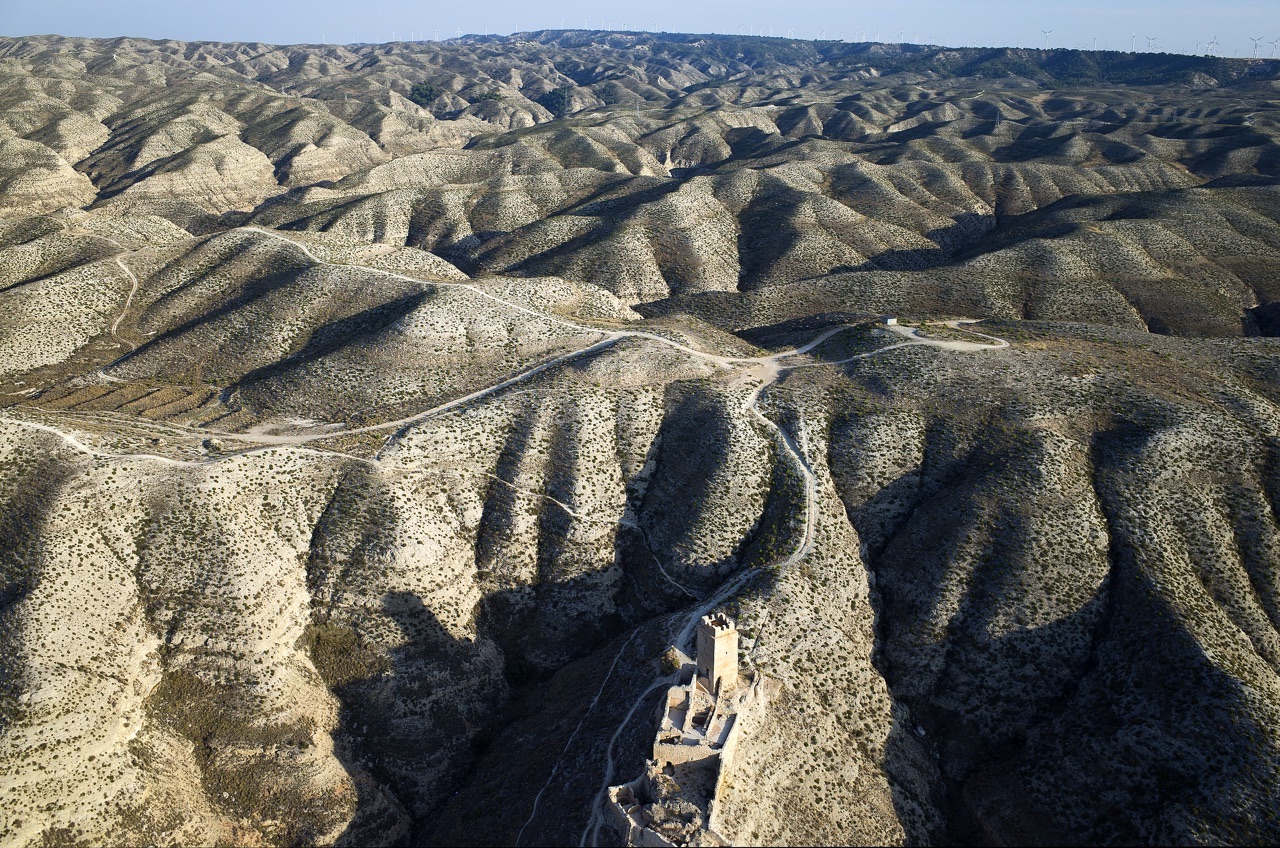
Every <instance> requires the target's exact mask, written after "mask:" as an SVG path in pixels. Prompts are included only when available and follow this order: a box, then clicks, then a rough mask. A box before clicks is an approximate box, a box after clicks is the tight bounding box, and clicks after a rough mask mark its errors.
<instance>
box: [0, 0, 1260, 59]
mask: <svg viewBox="0 0 1280 848" xmlns="http://www.w3.org/2000/svg"><path fill="white" fill-rule="evenodd" d="M562 26H563V27H573V28H579V27H583V26H589V27H590V28H592V29H601V28H605V29H644V30H665V31H676V32H720V33H732V34H736V33H738V32H741V33H743V34H744V35H751V34H755V35H770V34H772V35H778V36H785V35H793V36H794V37H796V38H819V37H825V38H842V39H844V40H846V41H863V40H879V41H898V40H900V39H901V40H905V41H913V42H924V43H929V44H946V45H953V46H954V45H969V44H977V45H983V46H988V45H1005V44H1009V45H1019V46H1027V47H1038V46H1042V45H1043V44H1044V42H1045V36H1044V35H1043V34H1042V32H1041V31H1042V30H1046V29H1051V30H1053V32H1052V33H1050V34H1049V36H1048V39H1049V46H1051V47H1092V46H1093V45H1094V39H1095V38H1096V39H1097V42H1096V43H1097V46H1098V47H1099V48H1104V47H1105V48H1111V49H1123V50H1128V49H1129V48H1130V46H1131V44H1134V43H1135V42H1136V45H1137V49H1138V50H1140V51H1142V50H1146V49H1148V36H1150V37H1152V38H1154V39H1155V42H1154V49H1155V50H1157V51H1161V50H1166V51H1170V52H1181V53H1188V52H1192V51H1193V50H1194V51H1196V52H1205V43H1207V42H1208V41H1210V40H1211V39H1213V38H1214V37H1215V36H1216V37H1217V39H1218V42H1219V44H1220V47H1219V48H1218V52H1219V54H1220V55H1231V56H1252V55H1253V51H1254V47H1253V42H1252V41H1251V40H1250V37H1251V36H1252V37H1262V38H1263V39H1264V41H1262V42H1261V43H1260V46H1259V48H1258V55H1259V56H1263V57H1266V56H1270V55H1273V51H1274V50H1277V48H1276V47H1275V46H1273V45H1271V44H1269V43H1267V42H1270V41H1271V40H1272V39H1280V2H1278V1H1277V0H1269V2H1254V0H1245V2H1232V0H1227V2H1198V1H1197V0H1114V2H1104V0H1084V2H1077V3H1069V2H1059V3H1043V4H1035V3H1028V2H1025V0H1022V2H1014V0H876V2H863V0H841V2H836V0H789V2H786V1H785V0H784V2H778V1H777V0H770V2H763V0H732V2H729V0H704V1H703V2H696V0H645V2H643V3H619V2H607V0H606V2H600V0H592V2H586V0H540V2H533V3H530V2H522V0H488V2H485V0H473V1H472V2H459V1H458V0H454V1H453V2H447V3H442V2H439V0H434V2H410V0H365V2H352V0H347V1H346V2H334V0H197V2H192V0H166V2H158V0H0V35H35V34H44V33H58V34H61V35H84V36H114V35H137V36H145V37H149V38H179V39H188V40H196V39H203V40H219V41H267V42H273V43H277V44H293V43H308V42H316V43H318V42H321V41H328V42H330V43H335V42H340V43H346V42H351V41H390V40H391V39H392V36H393V35H394V36H395V38H397V39H409V38H410V37H412V38H414V39H431V38H442V39H443V38H449V37H451V36H453V35H455V34H456V33H459V32H462V33H483V32H490V33H503V34H506V33H510V32H515V31H521V30H533V29H558V28H560V27H562ZM1135 33H1136V35H1137V38H1136V40H1135V39H1134V38H1133V34H1135ZM1197 42H1199V44H1198V45H1197ZM1277 52H1278V53H1280V51H1277Z"/></svg>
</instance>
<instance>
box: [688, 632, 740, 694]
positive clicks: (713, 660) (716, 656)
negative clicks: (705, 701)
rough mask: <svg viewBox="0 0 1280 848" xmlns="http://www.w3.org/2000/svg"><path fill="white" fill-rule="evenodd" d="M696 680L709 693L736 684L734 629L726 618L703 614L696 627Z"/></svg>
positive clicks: (736, 668) (736, 652)
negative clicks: (699, 681)
mask: <svg viewBox="0 0 1280 848" xmlns="http://www.w3.org/2000/svg"><path fill="white" fill-rule="evenodd" d="M698 677H699V678H701V681H702V685H703V686H705V687H706V688H707V690H708V691H710V692H715V691H716V689H717V687H719V688H720V689H721V690H723V691H726V692H727V691H728V690H730V689H732V688H733V687H734V686H737V685H738V628H736V627H734V625H733V619H731V618H729V617H728V616H727V615H723V614H716V615H704V616H703V617H702V621H701V622H700V623H699V624H698Z"/></svg>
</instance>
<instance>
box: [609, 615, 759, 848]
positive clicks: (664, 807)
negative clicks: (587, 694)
mask: <svg viewBox="0 0 1280 848" xmlns="http://www.w3.org/2000/svg"><path fill="white" fill-rule="evenodd" d="M676 653H677V654H678V656H679V657H680V659H681V660H682V662H681V665H680V671H679V680H680V682H679V683H677V684H676V685H675V686H672V687H671V688H670V689H668V690H667V697H666V699H665V701H664V702H663V708H662V721H661V723H660V725H659V727H658V733H657V736H656V737H655V738H654V741H653V753H652V755H651V757H650V758H649V760H648V762H647V763H646V765H645V772H644V774H642V775H640V777H638V778H636V779H635V780H632V781H630V782H629V783H624V784H622V785H620V786H613V787H610V788H609V811H610V814H611V815H610V821H611V823H612V824H613V825H614V826H615V827H616V828H617V829H618V830H619V831H620V834H621V835H622V837H623V838H624V839H625V841H626V844H627V845H637V846H663V848H665V846H683V845H728V844H729V842H728V841H727V840H726V839H725V838H724V837H723V836H721V835H720V833H719V832H718V831H719V829H718V827H717V825H718V824H719V822H718V821H717V816H716V800H717V797H718V792H719V790H720V787H721V776H722V775H723V774H724V772H725V770H726V769H727V768H728V766H729V764H730V763H731V762H732V760H733V756H734V752H735V751H736V749H737V743H738V738H739V720H740V717H741V715H742V713H743V711H744V710H746V709H749V708H750V707H751V706H752V705H754V704H755V703H756V701H757V698H758V690H759V685H758V684H759V682H760V681H759V678H758V677H756V678H753V679H751V680H749V681H748V680H746V679H744V678H743V677H742V675H741V674H740V673H739V670H738V630H737V628H736V627H735V626H734V623H733V621H732V620H731V619H730V618H729V617H728V616H726V615H723V614H715V615H708V616H703V617H702V621H701V622H699V624H698V630H697V657H696V660H695V661H689V660H688V658H687V657H684V655H683V654H679V652H678V651H677V652H676ZM748 684H749V685H748Z"/></svg>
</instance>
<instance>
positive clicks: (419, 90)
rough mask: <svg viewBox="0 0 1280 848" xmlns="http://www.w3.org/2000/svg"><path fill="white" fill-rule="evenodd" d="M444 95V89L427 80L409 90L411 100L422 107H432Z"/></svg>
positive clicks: (415, 84)
mask: <svg viewBox="0 0 1280 848" xmlns="http://www.w3.org/2000/svg"><path fill="white" fill-rule="evenodd" d="M442 94H444V90H443V89H441V88H440V87H439V86H435V85H432V84H431V83H429V82H427V81H425V80H423V81H422V82H417V83H414V84H413V88H411V89H409V99H410V100H412V101H413V102H414V103H417V104H418V105H419V106H422V107H426V106H430V105H431V104H432V103H434V102H435V101H436V99H437V98H439V97H440V95H442Z"/></svg>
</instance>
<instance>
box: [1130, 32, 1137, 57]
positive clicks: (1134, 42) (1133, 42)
mask: <svg viewBox="0 0 1280 848" xmlns="http://www.w3.org/2000/svg"><path fill="white" fill-rule="evenodd" d="M1137 51H1138V34H1137V33H1136V32H1135V33H1134V34H1133V37H1132V38H1130V39H1129V52H1130V53H1136V52H1137Z"/></svg>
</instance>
